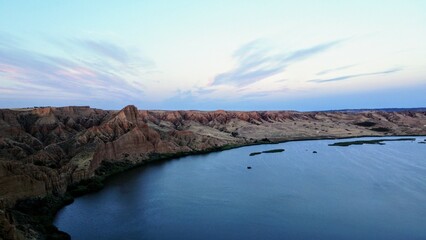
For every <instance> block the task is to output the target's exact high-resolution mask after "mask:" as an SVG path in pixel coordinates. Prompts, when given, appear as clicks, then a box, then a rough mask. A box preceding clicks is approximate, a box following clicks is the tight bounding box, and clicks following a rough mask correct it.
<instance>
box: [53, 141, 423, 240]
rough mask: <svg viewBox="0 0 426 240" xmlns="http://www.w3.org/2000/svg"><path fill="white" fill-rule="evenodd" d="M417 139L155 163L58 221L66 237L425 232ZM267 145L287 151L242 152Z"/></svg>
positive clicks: (111, 183) (411, 235) (305, 145)
mask: <svg viewBox="0 0 426 240" xmlns="http://www.w3.org/2000/svg"><path fill="white" fill-rule="evenodd" d="M395 138H396V137H395ZM415 138H416V140H415V141H393V142H384V145H351V146H347V147H342V146H328V144H332V143H335V142H341V141H352V140H366V139H368V140H371V139H378V138H354V139H350V140H348V139H344V140H317V141H297V142H287V143H281V144H271V145H257V146H249V147H241V148H237V149H232V150H227V151H223V152H215V153H210V154H205V155H197V156H188V157H182V158H178V159H175V160H170V161H165V162H161V163H153V164H150V165H149V166H146V167H141V168H137V169H133V170H131V171H127V172H125V173H122V174H119V175H116V176H114V177H112V178H110V179H109V180H108V181H107V182H106V187H105V188H104V189H103V190H101V191H100V192H97V193H93V194H89V195H85V196H82V197H79V198H77V199H76V200H75V202H74V203H72V204H71V205H68V206H66V207H65V208H63V209H62V210H61V211H60V212H59V213H58V215H57V217H56V220H55V225H56V226H57V227H58V228H59V229H60V230H62V231H65V232H67V233H69V234H70V235H71V236H72V238H73V239H426V144H419V143H418V142H421V141H423V140H425V137H415ZM380 139H383V138H380ZM387 139H393V138H392V137H390V138H387ZM272 149H285V151H283V152H275V153H262V154H258V155H255V156H249V154H250V153H253V152H262V151H267V150H272ZM314 151H316V152H317V153H313V152H314ZM248 166H250V167H251V169H247V167H248Z"/></svg>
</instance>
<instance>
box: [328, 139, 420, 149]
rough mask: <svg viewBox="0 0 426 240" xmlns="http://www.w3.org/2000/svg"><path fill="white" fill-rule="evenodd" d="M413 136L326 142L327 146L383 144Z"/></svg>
mask: <svg viewBox="0 0 426 240" xmlns="http://www.w3.org/2000/svg"><path fill="white" fill-rule="evenodd" d="M415 140H416V139H415V138H396V139H374V140H360V141H347V142H335V143H332V144H328V146H338V147H347V146H350V145H363V144H377V145H385V143H384V142H394V141H415Z"/></svg>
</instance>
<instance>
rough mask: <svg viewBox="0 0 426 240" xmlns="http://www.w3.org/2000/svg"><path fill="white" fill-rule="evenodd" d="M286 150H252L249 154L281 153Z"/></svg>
mask: <svg viewBox="0 0 426 240" xmlns="http://www.w3.org/2000/svg"><path fill="white" fill-rule="evenodd" d="M284 151H285V149H282V148H278V149H271V150H266V151H262V152H252V153H250V154H249V155H250V156H255V155H259V154H262V153H279V152H284Z"/></svg>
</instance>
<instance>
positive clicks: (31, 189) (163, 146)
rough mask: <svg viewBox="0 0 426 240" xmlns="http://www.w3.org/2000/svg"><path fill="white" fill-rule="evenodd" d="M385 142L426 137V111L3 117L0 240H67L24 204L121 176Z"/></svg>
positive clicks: (58, 112)
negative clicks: (176, 163)
mask: <svg viewBox="0 0 426 240" xmlns="http://www.w3.org/2000/svg"><path fill="white" fill-rule="evenodd" d="M384 135H426V111H423V110H416V111H408V110H407V111H405V110H402V111H394V112H392V111H360V112H349V111H345V112H338V111H330V112H295V111H253V112H242V111H223V110H218V111H146V110H138V109H137V108H136V107H135V106H126V107H125V108H123V109H122V110H120V111H106V110H100V109H93V108H90V107H61V108H54V107H47V108H34V109H0V239H1V238H3V239H44V238H48V237H53V236H56V237H58V238H60V237H65V238H66V234H62V235H61V234H59V235H58V234H56V233H55V231H56V230H55V229H54V230H52V231H50V230H49V229H48V230H46V229H41V230H40V228H37V227H34V223H33V222H32V220H31V218H32V213H31V211H29V212H25V211H24V210H22V209H25V207H23V206H24V205H25V204H22V203H23V202H25V201H28V199H46V198H48V199H50V198H52V199H56V198H62V197H63V196H64V195H65V194H66V193H67V192H70V191H72V190H75V189H77V190H79V188H76V187H75V186H76V185H77V184H78V183H81V182H85V181H87V180H88V179H93V178H96V177H99V176H106V175H108V174H111V173H112V172H115V171H117V169H118V171H121V170H123V169H126V168H129V167H132V166H136V165H140V164H144V163H146V162H148V161H151V160H155V159H161V158H166V157H173V156H178V155H184V154H191V153H199V152H205V151H213V150H220V149H224V148H228V147H235V146H242V145H249V144H258V143H268V142H280V141H287V140H299V139H321V138H343V137H356V136H384ZM92 183H93V182H92ZM92 185H93V184H92ZM92 185H89V188H90V186H92ZM74 192H75V191H74ZM77 192H78V191H77ZM34 201H35V200H34ZM34 201H33V202H34ZM52 201H53V200H52ZM33 202H32V203H33ZM21 210H22V211H21ZM51 232H53V235H52V234H51ZM49 234H50V235H49ZM55 234H56V235H55Z"/></svg>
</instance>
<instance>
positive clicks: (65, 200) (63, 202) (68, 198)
mask: <svg viewBox="0 0 426 240" xmlns="http://www.w3.org/2000/svg"><path fill="white" fill-rule="evenodd" d="M377 137H381V138H383V137H385V138H391V137H416V138H417V137H426V135H423V134H420V135H413V134H410V135H374V136H372V135H362V136H348V137H332V136H330V137H311V138H300V139H299V138H298V139H289V140H281V141H270V142H256V143H248V144H242V145H225V146H222V147H216V148H213V149H206V150H203V151H191V152H181V153H174V154H159V155H157V156H155V157H154V158H150V159H148V160H147V161H144V162H141V163H138V164H134V165H128V166H127V167H126V166H124V168H118V169H117V168H112V171H110V172H107V173H105V174H103V175H101V176H95V177H93V178H90V179H87V180H85V181H82V182H84V183H82V185H83V186H86V187H87V186H88V185H90V184H91V183H93V181H96V182H98V183H100V184H101V185H98V186H97V187H95V188H87V191H84V192H79V193H78V195H73V193H71V192H70V191H69V190H67V192H66V193H65V195H64V196H63V197H61V199H60V203H59V205H56V207H54V208H52V210H53V211H52V213H51V216H50V219H49V220H50V221H49V225H51V226H53V227H54V228H55V229H56V231H57V232H58V233H59V234H60V235H62V236H61V238H59V239H69V238H71V236H70V235H69V234H68V233H66V232H62V231H61V230H60V229H58V228H57V227H56V226H55V225H53V222H54V220H55V218H56V217H57V214H58V212H59V211H60V210H61V209H62V208H64V207H65V206H67V205H69V204H72V202H73V201H74V199H75V198H78V197H80V196H83V195H86V194H89V193H95V192H97V191H99V190H101V189H102V188H104V187H106V185H105V181H106V180H107V179H109V178H110V177H112V176H116V175H119V174H123V173H125V172H126V171H128V170H131V169H136V168H139V167H144V166H146V165H148V164H151V163H154V162H155V163H161V162H164V161H168V160H173V159H178V158H181V157H186V156H194V155H204V154H209V153H213V152H220V151H225V150H231V149H236V148H241V147H249V146H255V145H267V144H280V143H286V142H297V141H316V140H340V139H354V138H377ZM79 185H81V183H78V184H77V186H79ZM71 190H72V188H71ZM46 198H48V197H46ZM58 198H59V197H58ZM48 227H49V226H48Z"/></svg>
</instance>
